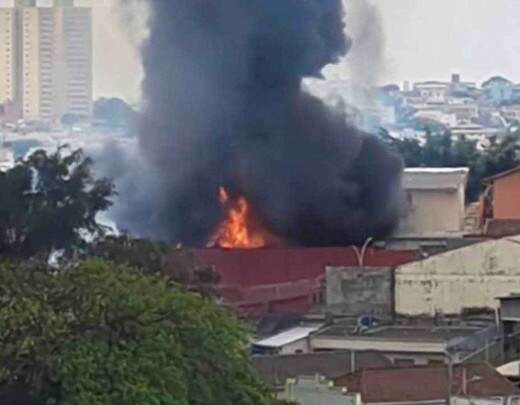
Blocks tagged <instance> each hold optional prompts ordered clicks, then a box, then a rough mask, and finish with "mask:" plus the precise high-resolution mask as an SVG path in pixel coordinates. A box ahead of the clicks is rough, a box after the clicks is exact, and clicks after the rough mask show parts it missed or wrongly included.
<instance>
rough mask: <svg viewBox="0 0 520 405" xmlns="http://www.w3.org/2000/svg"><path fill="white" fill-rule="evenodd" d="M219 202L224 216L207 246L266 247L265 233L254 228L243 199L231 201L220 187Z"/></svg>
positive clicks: (229, 247)
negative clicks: (224, 213)
mask: <svg viewBox="0 0 520 405" xmlns="http://www.w3.org/2000/svg"><path fill="white" fill-rule="evenodd" d="M219 202H220V204H221V206H222V207H223V208H224V210H225V212H226V216H225V218H224V220H223V222H222V223H221V224H220V226H219V227H218V229H217V232H216V233H215V236H214V237H213V238H212V239H211V241H210V243H209V244H208V246H218V247H221V248H226V249H256V248H261V247H265V246H266V245H267V233H266V232H264V231H262V230H261V229H259V228H258V227H257V226H255V224H254V222H255V221H254V220H253V214H252V210H251V205H250V203H249V201H247V199H246V198H245V197H239V198H237V199H232V198H231V197H230V195H229V193H228V192H227V190H226V189H225V188H224V187H220V188H219Z"/></svg>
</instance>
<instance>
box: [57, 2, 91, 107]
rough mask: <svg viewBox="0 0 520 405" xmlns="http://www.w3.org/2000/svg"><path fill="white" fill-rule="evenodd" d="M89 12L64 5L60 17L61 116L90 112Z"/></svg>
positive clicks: (89, 10)
mask: <svg viewBox="0 0 520 405" xmlns="http://www.w3.org/2000/svg"><path fill="white" fill-rule="evenodd" d="M91 13H92V11H91V9H90V8H86V7H64V8H61V9H60V10H59V14H60V15H61V18H62V24H63V32H62V34H61V35H62V39H61V40H62V41H63V52H64V53H63V58H64V69H65V75H64V83H63V91H64V94H63V96H64V100H65V105H64V107H63V111H60V113H61V115H63V114H65V113H70V114H77V115H86V116H89V115H90V114H91V113H92V14H91Z"/></svg>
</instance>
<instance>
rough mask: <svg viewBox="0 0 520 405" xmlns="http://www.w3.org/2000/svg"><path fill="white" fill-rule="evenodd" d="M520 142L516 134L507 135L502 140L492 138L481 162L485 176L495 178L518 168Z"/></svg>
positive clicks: (519, 162)
mask: <svg viewBox="0 0 520 405" xmlns="http://www.w3.org/2000/svg"><path fill="white" fill-rule="evenodd" d="M518 142H519V137H518V135H516V134H510V135H507V136H506V137H504V138H502V139H498V138H497V137H496V136H494V137H491V138H490V140H489V144H488V145H487V146H486V147H485V148H484V151H483V153H482V158H481V161H480V165H481V171H482V174H483V176H484V177H489V176H494V175H495V174H498V173H501V172H504V171H507V170H510V169H512V168H513V167H516V166H518V165H519V164H520V158H519V151H520V146H519V144H518Z"/></svg>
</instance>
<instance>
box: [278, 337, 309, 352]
mask: <svg viewBox="0 0 520 405" xmlns="http://www.w3.org/2000/svg"><path fill="white" fill-rule="evenodd" d="M309 352H310V347H309V341H308V339H301V340H298V341H296V342H292V343H289V344H287V345H285V346H282V347H281V348H280V351H279V353H278V354H298V353H309Z"/></svg>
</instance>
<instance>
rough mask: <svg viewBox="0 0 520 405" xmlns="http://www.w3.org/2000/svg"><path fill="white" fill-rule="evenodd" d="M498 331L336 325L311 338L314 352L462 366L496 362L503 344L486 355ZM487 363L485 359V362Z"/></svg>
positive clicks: (486, 327) (409, 363) (486, 328)
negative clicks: (374, 355)
mask: <svg viewBox="0 0 520 405" xmlns="http://www.w3.org/2000/svg"><path fill="white" fill-rule="evenodd" d="M497 334H498V331H497V328H496V326H494V325H492V324H491V325H490V324H472V325H461V326H435V325H424V326H420V325H418V326H403V325H390V326H379V327H377V326H376V327H372V328H367V329H365V330H363V329H361V328H359V327H358V326H352V325H342V324H338V325H333V326H330V327H328V328H325V329H323V330H321V331H319V332H317V333H315V334H313V335H312V336H311V337H310V345H311V348H312V350H313V351H315V352H322V351H330V350H350V351H375V352H378V353H380V354H382V355H383V356H384V357H386V358H387V359H388V360H389V361H390V362H391V363H392V364H394V365H395V366H399V367H403V366H413V365H434V364H444V363H448V362H453V363H459V362H465V361H468V360H469V359H471V360H472V361H473V360H475V359H476V358H478V356H476V355H478V354H482V355H483V357H485V358H486V357H487V360H493V359H492V358H493V357H497V356H498V354H499V353H500V349H501V347H500V345H499V344H497V345H496V347H493V348H492V350H489V351H488V352H487V353H485V350H481V351H480V349H482V348H483V347H486V345H487V342H494V341H495V339H496V337H497ZM483 360H484V359H483Z"/></svg>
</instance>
